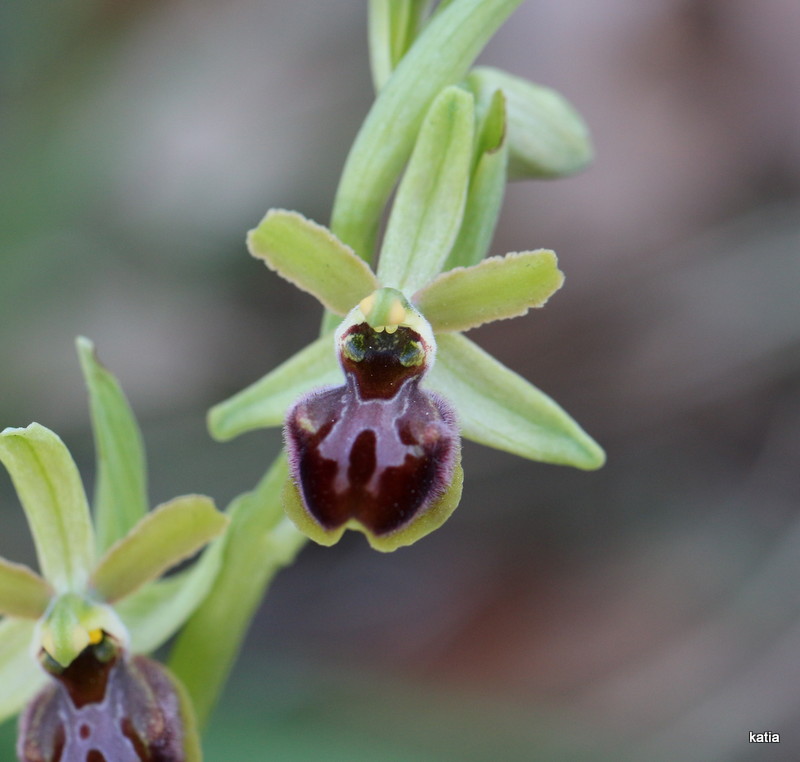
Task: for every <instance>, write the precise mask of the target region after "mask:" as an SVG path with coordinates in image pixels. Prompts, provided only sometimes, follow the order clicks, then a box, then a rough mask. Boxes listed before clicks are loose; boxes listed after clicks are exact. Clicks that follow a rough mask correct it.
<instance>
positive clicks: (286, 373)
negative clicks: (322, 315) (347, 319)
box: [208, 305, 352, 442]
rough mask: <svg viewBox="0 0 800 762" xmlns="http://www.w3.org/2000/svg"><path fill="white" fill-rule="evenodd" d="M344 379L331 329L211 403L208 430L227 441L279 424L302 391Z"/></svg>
mask: <svg viewBox="0 0 800 762" xmlns="http://www.w3.org/2000/svg"><path fill="white" fill-rule="evenodd" d="M351 306H352V305H351ZM343 383H344V374H343V373H342V370H341V368H340V367H339V363H338V362H337V360H336V354H335V351H334V346H333V335H332V334H330V333H329V334H326V335H324V336H321V337H320V338H318V339H317V340H316V341H314V342H313V343H311V344H309V345H308V346H307V347H305V348H304V349H302V350H300V351H299V352H297V353H296V354H294V355H292V356H291V357H290V358H289V359H288V360H286V361H285V362H284V363H282V364H281V365H279V366H278V367H277V368H275V370H272V371H270V372H269V373H267V375H266V376H264V377H262V378H261V379H259V380H258V381H256V382H255V383H253V384H251V385H250V386H248V387H247V388H246V389H243V390H242V391H240V392H238V393H237V394H235V395H234V396H233V397H230V398H229V399H227V400H225V401H224V402H220V403H219V404H217V405H215V406H214V407H212V408H211V410H210V411H209V413H208V430H209V431H210V432H211V436H212V437H214V439H217V440H219V441H223V442H224V441H226V440H228V439H233V438H234V437H236V436H238V435H239V434H242V433H243V432H245V431H251V430H253V429H260V428H266V427H269V426H280V425H281V424H282V423H283V419H284V417H285V415H286V411H287V410H288V409H289V407H290V406H291V405H292V403H293V402H294V401H295V400H296V399H297V398H298V397H299V396H300V395H301V394H305V393H306V392H308V391H311V389H314V388H315V387H318V386H328V385H338V384H343Z"/></svg>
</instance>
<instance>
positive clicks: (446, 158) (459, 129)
mask: <svg viewBox="0 0 800 762" xmlns="http://www.w3.org/2000/svg"><path fill="white" fill-rule="evenodd" d="M473 133H474V113H473V98H472V96H471V95H470V94H469V93H467V92H465V91H464V90H462V89H461V88H459V87H448V88H446V89H445V90H443V91H442V92H441V94H440V95H439V97H438V98H436V100H435V101H434V102H433V105H432V106H431V107H430V110H429V111H428V114H427V115H426V117H425V121H424V122H423V124H422V127H421V129H420V132H419V138H418V139H417V142H416V145H415V146H414V153H413V154H412V155H411V161H410V162H409V164H408V169H407V170H406V172H405V174H404V175H403V179H402V181H401V182H400V187H399V188H398V191H397V197H396V198H395V202H394V205H393V207H392V212H391V215H390V217H389V223H388V225H387V228H386V235H385V236H384V239H383V247H382V248H381V255H380V259H379V260H378V279H379V280H380V282H381V283H382V284H383V285H384V286H391V287H392V288H397V289H400V290H405V291H407V292H408V293H413V292H414V291H416V290H417V289H418V288H420V287H421V286H423V285H425V284H426V283H427V282H428V281H430V280H432V279H433V278H434V277H435V276H436V274H437V273H438V272H439V271H440V270H441V269H442V265H443V264H444V261H445V259H446V258H447V255H448V254H449V253H450V249H451V247H452V246H453V243H454V242H455V240H456V237H457V236H458V230H459V228H460V227H461V220H462V217H463V214H464V204H465V202H466V199H467V189H468V187H469V176H470V170H471V164H472V149H473V145H472V142H473Z"/></svg>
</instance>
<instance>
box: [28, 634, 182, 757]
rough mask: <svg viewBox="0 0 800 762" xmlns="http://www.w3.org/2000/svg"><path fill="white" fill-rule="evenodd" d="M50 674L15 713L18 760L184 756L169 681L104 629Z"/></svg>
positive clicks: (50, 666)
mask: <svg viewBox="0 0 800 762" xmlns="http://www.w3.org/2000/svg"><path fill="white" fill-rule="evenodd" d="M99 638H100V639H99V642H98V643H96V644H91V645H89V646H87V647H86V648H85V649H84V650H83V651H82V652H81V653H80V654H79V655H78V656H77V658H75V659H74V660H73V661H72V662H71V664H70V665H69V666H68V667H66V668H62V667H60V665H58V664H57V663H55V662H53V661H52V660H51V659H49V657H47V656H45V657H44V662H45V663H44V666H45V669H46V671H48V672H49V674H50V675H51V676H52V680H51V681H50V682H49V683H48V685H47V686H46V687H45V688H44V689H43V690H42V691H41V692H40V693H39V694H38V695H37V696H36V697H35V698H34V700H33V701H32V702H31V703H30V704H29V705H28V707H27V708H26V710H25V712H24V713H23V714H22V716H21V718H20V732H19V739H18V742H17V754H18V755H19V758H20V760H22V762H140V761H143V762H184V760H186V758H187V756H186V752H185V738H184V736H185V731H184V727H185V725H186V718H185V716H184V714H185V711H184V709H183V708H182V704H181V698H180V696H179V693H178V690H177V688H176V686H175V683H174V682H173V679H172V678H171V677H170V676H169V675H168V673H167V672H166V670H165V669H164V668H163V667H162V666H161V665H160V664H158V663H157V662H155V661H153V660H152V659H148V658H147V657H144V656H130V655H128V654H126V653H125V652H124V651H123V650H122V649H121V648H120V647H119V646H118V644H116V643H115V642H114V640H113V638H112V637H111V636H109V635H105V634H100V635H99Z"/></svg>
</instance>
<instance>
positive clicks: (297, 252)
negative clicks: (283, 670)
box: [247, 209, 379, 315]
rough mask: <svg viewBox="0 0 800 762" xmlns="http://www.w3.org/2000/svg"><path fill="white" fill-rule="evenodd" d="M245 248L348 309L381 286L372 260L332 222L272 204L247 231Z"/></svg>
mask: <svg viewBox="0 0 800 762" xmlns="http://www.w3.org/2000/svg"><path fill="white" fill-rule="evenodd" d="M247 248H248V250H249V251H250V253H251V254H252V255H253V256H254V257H256V258H257V259H261V260H263V261H264V262H265V263H266V265H267V267H269V268H270V269H271V270H274V271H275V272H277V273H278V275H280V276H281V277H283V278H285V279H286V280H288V281H289V282H291V283H293V284H294V285H295V286H297V288H299V289H300V290H301V291H306V292H308V293H309V294H311V295H312V296H315V297H316V298H317V299H318V300H319V301H320V302H321V303H322V305H323V306H324V307H325V308H326V309H328V310H330V311H331V312H335V313H337V314H339V315H344V314H345V313H346V312H347V311H348V310H349V309H350V308H351V307H352V306H353V305H354V304H356V302H358V301H359V300H361V299H363V298H364V297H365V296H366V295H367V294H371V293H372V292H373V291H374V290H375V289H376V288H378V285H379V284H378V281H377V280H376V278H375V275H374V273H373V272H372V270H370V268H369V265H367V263H366V262H364V260H363V259H360V258H359V257H357V256H356V255H355V253H354V252H353V250H352V249H351V248H350V247H349V246H345V245H344V244H343V243H342V242H341V241H340V240H339V239H338V238H336V236H335V235H333V233H331V231H330V230H328V228H326V227H323V226H322V225H318V224H317V223H316V222H312V221H311V220H309V219H306V218H305V217H303V215H302V214H298V213H297V212H287V211H285V210H283V209H270V211H268V212H267V214H266V216H265V217H264V219H263V220H261V222H260V223H259V224H258V227H256V228H255V229H254V230H251V231H250V232H249V233H248V234H247Z"/></svg>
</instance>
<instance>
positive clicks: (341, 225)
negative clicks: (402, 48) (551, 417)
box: [331, 0, 522, 286]
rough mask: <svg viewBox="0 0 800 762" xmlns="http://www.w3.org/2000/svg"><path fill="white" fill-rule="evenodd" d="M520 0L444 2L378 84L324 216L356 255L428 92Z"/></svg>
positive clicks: (461, 69)
mask: <svg viewBox="0 0 800 762" xmlns="http://www.w3.org/2000/svg"><path fill="white" fill-rule="evenodd" d="M521 2H522V0H455V1H454V2H452V3H450V4H449V5H448V6H447V8H446V9H444V10H443V11H441V12H437V13H435V14H434V16H433V17H432V18H431V20H430V21H429V22H428V24H427V25H426V26H425V29H424V30H423V31H422V33H421V34H420V35H419V37H417V39H416V40H415V42H414V44H413V45H412V46H411V48H410V49H409V51H408V52H407V53H406V55H405V56H404V57H403V60H402V61H401V62H400V64H399V65H398V67H397V69H396V70H395V72H394V73H393V74H392V76H391V77H390V79H389V80H387V82H386V84H385V85H384V87H382V88H381V91H380V93H379V94H378V98H377V99H376V100H375V103H374V104H373V106H372V108H371V109H370V112H369V114H368V115H367V118H366V119H365V120H364V123H363V125H362V127H361V129H360V130H359V133H358V135H357V137H356V139H355V141H354V143H353V146H352V148H351V149H350V153H349V154H348V156H347V161H346V163H345V166H344V170H343V172H342V177H341V180H340V182H339V187H338V189H337V191H336V200H335V202H334V206H333V214H332V218H331V230H332V231H333V232H334V233H335V234H336V235H337V236H338V238H339V239H340V240H341V241H344V243H346V244H347V245H348V246H350V247H352V248H353V250H354V251H355V252H356V254H358V255H359V256H360V257H362V258H363V259H365V260H367V261H368V262H369V261H371V260H372V256H373V247H374V244H375V239H376V236H377V233H378V228H379V225H380V222H381V219H382V217H383V210H384V206H385V204H386V201H387V200H388V198H389V196H390V195H391V192H392V190H393V189H394V187H395V184H396V182H397V178H398V177H399V176H400V172H401V171H402V168H403V165H404V164H405V162H406V160H407V159H408V157H409V155H410V153H411V149H412V148H413V146H414V141H415V140H416V138H417V133H418V132H419V127H420V124H422V120H423V118H424V115H425V113H426V112H427V110H428V108H429V107H430V105H431V103H432V102H433V100H434V98H436V96H437V95H438V94H439V93H440V92H441V90H442V89H443V88H445V87H447V86H448V85H454V84H456V83H457V82H460V81H461V80H462V79H463V78H464V76H465V75H466V73H467V71H468V69H469V67H470V66H471V65H472V62H473V61H474V60H475V58H476V56H477V55H478V53H480V51H481V49H482V48H483V46H484V45H485V44H486V43H487V42H488V41H489V40H490V39H491V37H492V35H493V34H494V33H495V31H497V29H498V28H499V27H500V26H501V24H502V23H503V22H504V21H505V20H506V19H507V18H508V16H509V15H510V14H511V13H512V12H513V11H514V10H515V9H516V7H517V6H518V5H519V4H520V3H521ZM385 285H387V286H392V285H395V284H393V283H386V284H385Z"/></svg>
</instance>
